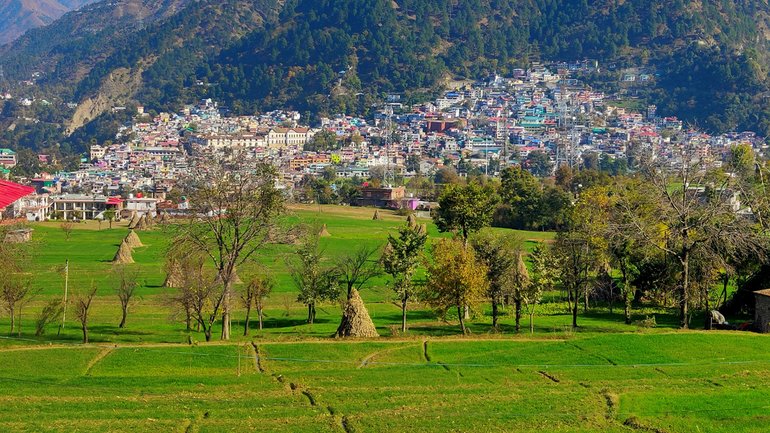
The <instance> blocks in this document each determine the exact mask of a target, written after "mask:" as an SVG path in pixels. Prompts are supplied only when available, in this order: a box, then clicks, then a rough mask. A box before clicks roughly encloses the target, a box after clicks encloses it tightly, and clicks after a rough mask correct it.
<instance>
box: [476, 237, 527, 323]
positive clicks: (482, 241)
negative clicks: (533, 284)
mask: <svg viewBox="0 0 770 433" xmlns="http://www.w3.org/2000/svg"><path fill="white" fill-rule="evenodd" d="M471 245H472V246H473V249H474V251H475V253H476V257H477V258H478V260H479V261H481V262H483V263H484V264H485V265H486V266H487V280H488V281H489V290H488V292H487V296H488V297H489V300H490V301H491V303H492V327H493V328H494V329H499V325H498V319H499V317H500V311H499V310H500V305H502V304H503V303H504V301H505V299H506V298H507V297H509V296H512V297H513V298H514V299H516V298H517V296H516V294H515V291H516V289H517V283H519V282H520V280H518V278H517V277H518V276H519V275H517V271H515V270H514V267H515V266H516V265H517V263H516V260H517V257H518V252H519V251H520V249H521V239H519V238H518V237H516V236H507V235H496V234H493V233H491V232H481V233H479V234H478V235H476V236H474V237H473V238H471ZM519 306H520V303H519Z"/></svg>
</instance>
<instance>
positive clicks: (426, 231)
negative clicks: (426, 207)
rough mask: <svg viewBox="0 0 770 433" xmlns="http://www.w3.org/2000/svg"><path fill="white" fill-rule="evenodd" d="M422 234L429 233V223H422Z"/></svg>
mask: <svg viewBox="0 0 770 433" xmlns="http://www.w3.org/2000/svg"><path fill="white" fill-rule="evenodd" d="M420 234H421V235H427V234H428V225H427V224H421V225H420Z"/></svg>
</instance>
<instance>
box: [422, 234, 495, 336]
mask: <svg viewBox="0 0 770 433" xmlns="http://www.w3.org/2000/svg"><path fill="white" fill-rule="evenodd" d="M427 268H428V284H427V287H426V289H427V292H426V296H427V300H428V302H429V303H430V304H431V305H433V307H435V308H436V309H437V310H438V311H439V313H440V314H442V315H445V314H446V313H447V312H448V311H449V310H450V309H452V308H456V309H457V318H458V320H459V321H460V329H462V332H463V334H467V333H468V328H467V326H466V324H465V311H464V310H465V308H466V307H469V306H473V305H476V304H477V303H478V302H479V301H481V300H482V299H483V298H484V294H485V293H486V291H487V290H488V286H489V281H488V280H487V267H486V265H485V264H483V263H481V262H480V261H478V260H477V259H476V254H475V252H474V250H473V249H472V248H465V247H464V245H463V244H462V243H461V242H460V241H458V240H455V239H441V240H439V241H438V243H436V244H435V245H434V246H433V262H432V263H429V264H428V265H427Z"/></svg>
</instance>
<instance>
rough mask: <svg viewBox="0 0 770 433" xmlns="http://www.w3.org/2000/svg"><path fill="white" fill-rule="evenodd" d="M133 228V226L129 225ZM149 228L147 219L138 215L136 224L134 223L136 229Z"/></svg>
mask: <svg viewBox="0 0 770 433" xmlns="http://www.w3.org/2000/svg"><path fill="white" fill-rule="evenodd" d="M129 228H131V226H129ZM146 228H147V220H146V219H145V218H142V217H137V221H136V225H134V230H144V229H146Z"/></svg>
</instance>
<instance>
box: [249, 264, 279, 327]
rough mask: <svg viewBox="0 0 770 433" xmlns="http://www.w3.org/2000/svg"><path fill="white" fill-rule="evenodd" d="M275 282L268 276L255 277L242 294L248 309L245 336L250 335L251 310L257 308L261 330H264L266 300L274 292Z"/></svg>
mask: <svg viewBox="0 0 770 433" xmlns="http://www.w3.org/2000/svg"><path fill="white" fill-rule="evenodd" d="M273 287H275V282H274V281H273V279H272V278H270V277H269V276H267V275H262V276H255V277H253V278H251V279H250V280H249V282H248V283H246V285H245V286H244V287H243V291H242V292H241V302H242V303H243V306H244V308H246V319H245V320H244V323H243V335H244V336H246V335H249V325H250V323H249V322H250V318H251V308H252V307H256V308H257V317H258V319H259V329H260V331H261V330H262V325H263V313H264V306H265V298H266V297H267V295H269V294H270V292H272V291H273Z"/></svg>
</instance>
